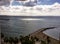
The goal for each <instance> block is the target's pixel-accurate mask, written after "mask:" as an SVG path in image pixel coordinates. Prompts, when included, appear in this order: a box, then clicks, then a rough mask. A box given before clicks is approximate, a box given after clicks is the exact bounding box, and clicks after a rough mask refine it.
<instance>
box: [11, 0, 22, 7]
mask: <svg viewBox="0 0 60 44" xmlns="http://www.w3.org/2000/svg"><path fill="white" fill-rule="evenodd" d="M12 5H13V6H15V5H16V6H19V5H22V3H19V2H16V1H14V2H13V3H12Z"/></svg>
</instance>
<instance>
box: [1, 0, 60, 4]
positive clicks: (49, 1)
mask: <svg viewBox="0 0 60 44" xmlns="http://www.w3.org/2000/svg"><path fill="white" fill-rule="evenodd" d="M27 1H29V0H27ZM33 1H34V0H32V2H33ZM25 2H26V1H25ZM56 2H58V3H60V0H37V4H38V5H52V4H54V3H56ZM26 3H27V2H26ZM30 3H31V2H30ZM34 3H36V0H35V2H34ZM8 4H9V0H0V5H8ZM28 4H29V2H28ZM32 4H33V3H32ZM12 5H21V3H19V2H16V0H14V1H13V3H12Z"/></svg>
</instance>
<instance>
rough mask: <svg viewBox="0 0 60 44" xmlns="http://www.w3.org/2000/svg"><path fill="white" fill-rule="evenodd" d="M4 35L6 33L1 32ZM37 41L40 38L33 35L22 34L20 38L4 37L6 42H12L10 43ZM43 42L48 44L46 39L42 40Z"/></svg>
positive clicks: (29, 43)
mask: <svg viewBox="0 0 60 44" xmlns="http://www.w3.org/2000/svg"><path fill="white" fill-rule="evenodd" d="M3 37H4V34H1V38H3ZM36 41H39V39H38V38H37V37H32V36H30V35H29V36H22V35H20V37H19V38H17V37H14V38H13V37H4V42H5V43H6V44H8V43H10V44H18V43H19V42H21V44H35V42H36ZM40 41H41V44H46V41H43V40H40ZM49 42H50V41H49V37H47V43H49Z"/></svg>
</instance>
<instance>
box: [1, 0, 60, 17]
mask: <svg viewBox="0 0 60 44" xmlns="http://www.w3.org/2000/svg"><path fill="white" fill-rule="evenodd" d="M7 1H8V0H6V1H4V3H3V4H2V3H1V1H0V5H3V6H2V8H3V9H4V10H8V8H9V10H11V9H12V10H11V12H12V15H14V14H13V12H14V11H18V12H19V13H18V14H19V15H21V14H22V13H23V16H24V15H25V13H26V16H29V15H31V16H36V15H38V16H39V15H44V16H45V15H51V16H52V15H53V16H60V0H38V2H37V4H36V1H34V0H32V2H30V1H29V0H28V1H25V2H24V3H22V2H18V1H13V3H12V6H13V7H12V6H10V7H8V8H7V7H4V6H6V5H7V6H8V5H9V4H8V2H9V1H8V2H7ZM33 1H34V2H33ZM6 2H7V3H6ZM19 5H24V6H19ZM16 7H17V8H19V9H15V8H16ZM23 8H24V9H23ZM0 9H1V8H0ZM32 11H33V12H32ZM2 14H3V13H2ZM16 14H17V13H16Z"/></svg>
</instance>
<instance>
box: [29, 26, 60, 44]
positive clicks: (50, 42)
mask: <svg viewBox="0 0 60 44" xmlns="http://www.w3.org/2000/svg"><path fill="white" fill-rule="evenodd" d="M59 33H60V30H59V28H52V27H50V28H42V29H39V30H38V31H36V32H34V33H32V34H30V36H33V37H37V38H38V39H39V40H40V41H41V40H43V41H45V42H46V44H59V43H60V40H59Z"/></svg>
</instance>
